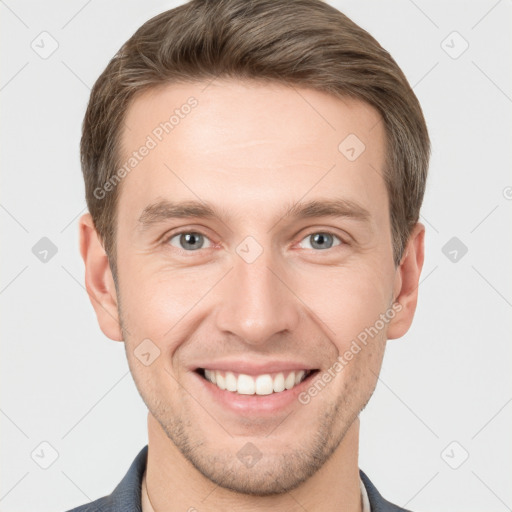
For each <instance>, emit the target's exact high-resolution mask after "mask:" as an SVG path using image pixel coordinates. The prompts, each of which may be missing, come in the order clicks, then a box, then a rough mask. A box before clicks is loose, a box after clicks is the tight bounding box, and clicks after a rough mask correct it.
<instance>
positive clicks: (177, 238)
mask: <svg viewBox="0 0 512 512" xmlns="http://www.w3.org/2000/svg"><path fill="white" fill-rule="evenodd" d="M205 241H207V242H208V243H209V244H210V245H208V246H206V247H205V246H204V243H205ZM166 243H168V244H170V245H172V246H173V247H177V248H178V249H182V250H185V251H187V252H190V251H197V250H198V249H208V248H210V247H212V244H211V242H210V240H209V238H207V237H206V236H204V235H202V234H201V233H197V232H195V231H182V232H181V233H176V234H174V235H172V236H170V237H169V238H167V241H166Z"/></svg>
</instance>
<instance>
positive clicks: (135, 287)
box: [116, 81, 397, 495]
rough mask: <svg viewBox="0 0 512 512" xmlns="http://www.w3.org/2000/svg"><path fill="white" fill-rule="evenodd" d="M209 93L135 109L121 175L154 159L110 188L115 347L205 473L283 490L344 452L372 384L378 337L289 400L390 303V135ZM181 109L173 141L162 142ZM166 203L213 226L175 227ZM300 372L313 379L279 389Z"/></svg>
mask: <svg viewBox="0 0 512 512" xmlns="http://www.w3.org/2000/svg"><path fill="white" fill-rule="evenodd" d="M206 85H207V84H205V83H201V84H194V85H192V84H186V85H185V84H181V85H170V86H166V87H165V88H159V89H155V90H151V91H149V92H147V93H144V94H143V95H141V96H139V97H138V98H137V99H136V100H135V101H134V102H133V104H132V105H131V107H130V108H129V111H128V113H127V117H126V129H125V130H124V132H123V144H122V149H123V153H122V158H121V160H122V162H123V163H124V162H125V161H127V160H128V159H129V158H130V156H131V155H132V152H133V151H137V150H138V149H139V148H140V147H141V146H142V145H144V144H147V141H148V136H151V139H152V140H153V141H154V142H155V143H156V145H155V147H151V148H150V150H149V151H148V152H147V153H148V154H147V156H145V157H144V158H141V159H140V162H138V163H137V165H136V166H135V167H134V168H133V169H132V170H131V171H130V172H129V173H128V175H127V176H126V177H125V178H124V179H123V181H122V183H121V184H120V185H119V186H120V187H121V189H120V197H119V203H118V224H117V240H116V243H117V266H118V279H119V296H118V300H119V312H120V316H121V323H122V329H123V338H124V341H125V345H126V354H127V357H128V362H129V365H130V369H131V371H132V374H133V377H134V379H135V382H136V385H137V387H138V390H139V392H140V394H141V396H142V398H143V399H144V401H145V403H146V405H147V407H148V409H149V411H150V414H151V415H152V416H153V417H154V419H155V420H156V421H157V422H158V424H159V425H160V426H161V428H162V429H163V432H165V433H166V435H167V436H168V438H169V439H170V440H171V441H172V442H173V443H174V444H175V445H176V446H177V447H178V449H179V450H180V451H181V453H182V454H183V455H184V456H185V457H186V458H187V459H188V460H189V461H190V462H191V463H192V464H193V465H194V466H195V467H196V468H197V469H198V470H199V471H200V472H201V473H202V474H203V475H204V476H206V477H208V478H209V479H210V480H212V481H213V482H215V483H217V484H219V485H221V486H223V487H226V488H230V489H233V490H236V491H239V492H245V493H251V494H259V495H265V494H272V493H280V492H282V491H283V489H292V488H294V487H296V486H297V485H299V484H300V483H301V482H304V481H305V480H307V479H308V478H309V477H310V476H312V475H313V474H314V473H315V472H316V471H317V470H318V469H319V468H320V467H321V466H322V465H323V464H324V463H325V462H326V461H327V459H328V458H329V456H330V455H331V454H332V453H333V452H334V451H335V450H336V448H337V447H338V446H339V445H340V443H341V442H342V440H343V438H344V436H345V434H346V433H347V432H348V431H349V428H350V427H351V425H352V424H353V422H354V420H356V418H357V415H358V414H359V412H360V411H361V409H362V408H363V407H364V406H365V405H366V403H367V401H368V399H369V398H370V396H371V394H372V392H373V390H374V387H375V384H376V380H377V375H378V373H379V370H380V366H381V362H382V357H383V353H384V347H385V340H386V330H387V329H388V328H389V325H388V324H386V325H385V326H384V328H382V329H380V330H379V332H378V334H376V335H374V336H373V337H369V338H368V340H369V341H368V343H367V345H366V346H362V345H361V344H360V343H359V345H361V346H362V349H361V350H360V351H359V352H358V353H357V354H356V355H354V357H353V359H352V360H351V361H349V362H348V364H346V365H345V366H344V367H343V369H342V370H340V371H337V372H335V377H334V378H333V379H332V380H331V381H330V382H329V383H328V384H327V385H325V386H319V389H321V390H320V391H319V392H318V393H317V394H316V396H314V397H311V400H310V401H309V403H307V404H306V405H305V404H303V403H301V401H299V399H298V398H299V395H300V393H304V392H307V391H308V390H309V389H310V388H311V387H312V386H314V384H315V383H316V382H317V381H318V380H321V379H322V375H323V374H325V372H326V371H327V370H328V369H329V368H330V367H331V366H332V365H333V363H334V362H335V361H336V360H337V358H338V356H341V357H343V354H344V353H345V352H346V351H347V350H349V349H350V346H351V342H352V341H353V340H355V339H357V336H358V335H359V334H360V333H361V332H363V331H365V329H368V328H370V327H372V326H375V324H376V321H377V320H378V319H379V318H380V315H381V314H383V313H386V311H389V309H390V308H391V305H392V302H393V299H394V297H395V292H396V289H397V273H396V271H395V267H394V264H393V251H392V243H391V227H390V221H389V207H388V196H387V191H386V187H385V184H384V181H383V178H382V175H383V165H384V157H385V132H384V126H383V123H382V122H378V121H379V119H380V118H379V115H378V113H377V112H376V111H375V110H374V109H373V108H371V107H370V106H368V105H367V104H365V103H362V102H359V101H356V100H349V99H347V100H343V101H342V100H340V99H336V98H335V97H332V96H330V95H327V94H324V93H321V92H318V91H313V90H308V89H292V88H287V87H284V86H280V85H268V84H267V85H263V84H255V83H248V82H235V81H216V82H214V83H212V84H210V85H209V86H208V87H206ZM205 87H206V89H205ZM191 96H193V97H194V98H195V99H196V100H197V105H195V106H194V107H193V108H190V109H187V108H185V109H182V110H180V112H181V114H182V115H181V116H178V117H179V122H178V123H176V125H175V126H174V127H173V128H172V130H169V133H166V132H165V131H163V132H162V128H161V129H160V130H158V129H156V128H157V127H159V126H160V123H162V122H165V121H166V120H168V119H169V117H170V116H171V115H172V114H173V112H174V110H175V109H180V108H181V107H182V105H184V104H186V103H187V99H188V98H189V97H191ZM184 111H186V112H189V113H188V114H183V112H184ZM174 121H176V120H174ZM167 128H168V127H167ZM155 129H156V131H155ZM155 134H157V135H155ZM351 134H352V135H351ZM347 137H349V138H348V139H347V140H346V141H345V142H343V141H344V140H345V139H346V138H347ZM356 137H357V138H356ZM159 138H161V140H158V139H159ZM342 142H343V144H341V149H339V146H340V143H342ZM361 142H362V143H364V145H365V148H364V151H363V152H361V149H362V148H363V146H362V145H361ZM148 145H149V146H153V144H152V143H151V142H150V143H149V144H148ZM313 201H314V202H316V203H317V207H327V206H329V207H332V205H333V204H334V203H333V202H334V201H337V202H338V203H337V206H338V210H337V214H336V215H332V214H328V213H329V212H327V211H324V212H322V211H320V208H316V209H315V208H309V210H306V211H302V214H301V213H300V212H301V208H302V207H303V206H304V205H305V204H306V203H310V202H313ZM166 202H167V203H173V204H175V205H180V204H181V203H185V202H187V203H190V202H197V203H198V205H199V206H202V207H204V206H209V207H211V209H212V210H213V212H214V215H213V216H201V215H200V216H194V215H190V212H189V214H187V216H185V217H179V216H178V217H172V216H169V215H168V214H169V213H171V210H172V208H170V207H169V205H168V204H167V207H166V206H165V204H166ZM158 205H159V206H158ZM291 206H293V207H294V211H293V212H292V213H291V214H289V215H287V211H288V209H289V208H290V207H291ZM197 210H198V209H196V213H200V212H198V211H197ZM143 340H150V341H145V342H144V343H145V345H141V347H140V348H139V349H138V348H137V347H138V346H139V345H140V344H141V343H142V342H143ZM141 352H142V353H147V354H149V355H142V356H141ZM137 355H138V357H137ZM156 356H158V357H156ZM154 357H156V359H154V361H152V362H151V364H147V363H148V362H149V361H151V360H152V359H153V358H154ZM204 369H206V370H209V371H210V372H207V373H208V374H210V376H211V375H212V374H211V372H213V371H215V370H216V371H217V372H215V373H214V374H213V375H214V377H213V378H214V379H216V380H217V381H218V382H217V384H220V386H221V387H222V386H223V384H222V381H223V380H224V385H227V384H228V383H229V386H230V387H232V386H234V383H236V385H237V386H240V387H239V388H237V389H238V391H229V390H226V389H224V390H222V389H220V388H219V386H218V385H217V384H214V383H212V382H209V381H207V380H206V378H205V373H204ZM294 370H295V371H296V378H297V380H299V379H300V378H301V375H302V374H301V373H299V371H300V370H307V371H308V374H307V375H308V377H307V378H306V380H305V381H303V382H302V383H299V384H298V385H296V386H295V387H292V388H290V389H286V388H285V390H284V391H273V390H274V387H275V389H277V390H280V389H282V387H283V379H284V380H285V384H287V385H288V387H290V385H291V382H292V380H293V379H294V377H289V374H290V373H291V372H292V371H294ZM312 370H316V371H315V372H313V373H311V374H309V371H312ZM228 371H230V372H231V373H232V374H233V375H230V376H227V375H226V374H227V372H228ZM280 373H282V374H283V375H282V376H279V374H280ZM240 374H243V375H242V377H240ZM265 375H266V376H265ZM268 375H270V377H268ZM247 376H249V377H247ZM261 376H264V377H261ZM257 377H260V378H259V379H258V378H257ZM226 380H227V382H226ZM254 386H255V387H256V388H257V389H258V390H259V392H261V393H263V394H251V392H254V389H252V388H253V387H254ZM239 391H240V392H239ZM270 391H272V393H271V394H268V393H270ZM247 393H248V394H247ZM302 396H304V395H302ZM248 443H252V444H248ZM247 456H248V457H249V458H247ZM251 456H252V459H251ZM257 459H259V460H257ZM250 460H252V462H250V463H247V461H250ZM254 461H256V462H255V463H254Z"/></svg>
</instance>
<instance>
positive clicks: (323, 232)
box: [162, 229, 349, 256]
mask: <svg viewBox="0 0 512 512" xmlns="http://www.w3.org/2000/svg"><path fill="white" fill-rule="evenodd" d="M191 233H193V234H197V235H201V236H203V237H205V238H206V239H208V240H210V237H208V236H207V235H205V234H204V233H201V231H195V230H191V229H185V230H182V231H178V232H176V233H172V234H170V235H168V236H165V237H164V238H163V240H162V244H163V245H170V243H169V242H170V241H171V240H172V239H173V238H175V237H177V236H180V235H183V234H191ZM316 234H322V235H330V236H332V237H333V238H337V239H338V240H339V241H340V243H339V244H337V245H334V246H333V247H330V248H329V249H324V250H319V249H318V250H315V249H308V250H311V251H314V252H317V253H327V252H329V251H332V250H334V249H335V248H336V247H340V246H344V245H349V244H348V242H346V241H345V240H343V239H342V238H341V237H340V236H339V235H336V234H335V233H333V232H331V231H326V230H323V231H322V230H316V231H311V232H309V233H308V234H306V235H304V236H303V237H302V238H301V239H300V240H299V242H302V241H303V240H305V239H306V238H308V237H310V236H312V235H316ZM210 242H211V243H212V245H213V246H215V242H213V241H212V240H210ZM171 247H172V248H173V249H175V250H177V251H179V252H180V253H183V254H185V255H187V256H191V255H193V254H194V253H198V252H199V251H201V249H197V250H195V251H186V250H185V249H182V248H181V247H174V246H171ZM206 249H212V247H207V248H206Z"/></svg>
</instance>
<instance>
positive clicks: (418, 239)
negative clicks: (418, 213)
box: [387, 222, 425, 339]
mask: <svg viewBox="0 0 512 512" xmlns="http://www.w3.org/2000/svg"><path fill="white" fill-rule="evenodd" d="M424 239H425V226H424V225H423V224H421V223H420V222H418V223H416V225H415V226H414V228H413V229H412V231H411V234H410V236H409V241H408V242H407V246H406V247H405V251H404V255H403V256H402V261H401V262H400V265H399V267H398V268H397V269H396V276H395V284H394V289H393V298H394V302H398V303H399V304H400V305H401V310H400V311H399V312H398V313H397V314H396V315H395V317H394V318H393V320H391V322H390V323H389V324H388V331H387V337H388V339H395V338H400V337H401V336H403V335H404V334H405V333H406V332H407V331H408V330H409V327H410V326H411V324H412V319H413V317H414V312H415V311H416V304H417V302H418V286H419V279H420V274H421V269H422V268H423V259H424V256H425V247H424Z"/></svg>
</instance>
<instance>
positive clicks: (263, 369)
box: [192, 359, 318, 375]
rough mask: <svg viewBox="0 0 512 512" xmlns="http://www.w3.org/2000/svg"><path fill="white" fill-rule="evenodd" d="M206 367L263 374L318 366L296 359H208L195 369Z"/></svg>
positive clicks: (312, 368)
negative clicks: (259, 360)
mask: <svg viewBox="0 0 512 512" xmlns="http://www.w3.org/2000/svg"><path fill="white" fill-rule="evenodd" d="M199 368H206V369H208V370H220V371H224V372H234V373H243V374H246V375H263V374H265V373H276V372H286V371H288V372H292V371H299V370H316V369H318V367H315V366H311V365H310V364H308V363H300V362H296V361H276V360H273V361H266V362H259V363H255V362H250V361H243V360H235V359H230V360H228V359H223V360H217V361H208V362H204V363H200V364H198V365H196V366H194V367H192V369H193V370H198V369H199Z"/></svg>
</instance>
